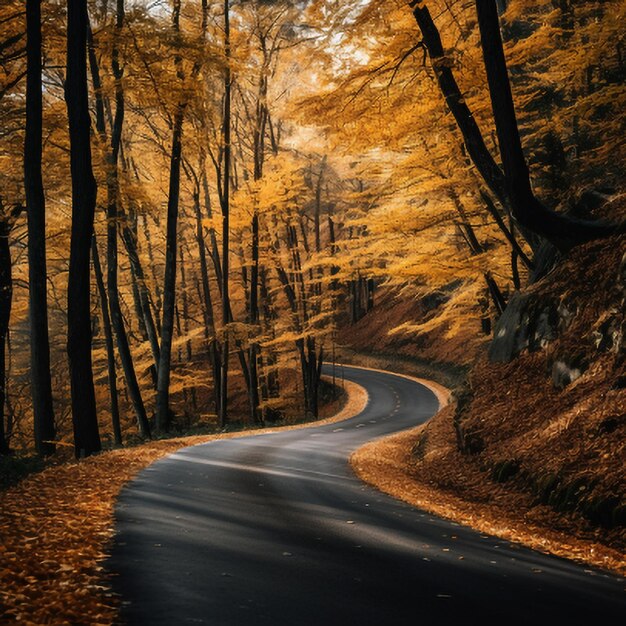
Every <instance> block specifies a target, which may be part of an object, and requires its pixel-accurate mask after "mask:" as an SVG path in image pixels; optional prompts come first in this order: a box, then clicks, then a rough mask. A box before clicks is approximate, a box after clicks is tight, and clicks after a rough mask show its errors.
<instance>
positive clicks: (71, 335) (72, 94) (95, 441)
mask: <svg viewBox="0 0 626 626" xmlns="http://www.w3.org/2000/svg"><path fill="white" fill-rule="evenodd" d="M88 24H89V21H88V16H87V1H86V0H69V1H68V4H67V78H66V83H65V101H66V103H67V113H68V119H69V136H70V167H71V177H72V237H71V243H70V269H69V284H68V290H67V324H68V335H67V352H68V356H69V364H70V384H71V394H72V423H73V426H74V452H75V454H76V457H77V458H82V457H85V456H89V455H91V454H93V453H95V452H99V451H100V449H101V443H100V433H99V429H98V417H97V413H96V397H95V391H94V382H93V368H92V362H91V311H90V305H89V300H90V271H89V270H90V265H89V258H90V250H91V238H92V233H93V220H94V213H95V208H96V194H97V187H96V180H95V178H94V175H93V168H92V161H91V145H90V126H91V121H90V118H89V103H88V95H87V28H88Z"/></svg>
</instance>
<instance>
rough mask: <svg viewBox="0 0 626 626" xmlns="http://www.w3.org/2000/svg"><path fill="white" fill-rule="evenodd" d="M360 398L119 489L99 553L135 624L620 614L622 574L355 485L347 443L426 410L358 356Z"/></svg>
mask: <svg viewBox="0 0 626 626" xmlns="http://www.w3.org/2000/svg"><path fill="white" fill-rule="evenodd" d="M345 376H346V378H347V379H350V380H354V381H355V382H357V383H359V384H361V385H363V386H364V387H365V388H366V389H367V390H368V393H369V396H370V400H369V403H368V405H367V407H366V408H365V410H364V411H363V412H362V413H361V414H360V415H358V416H356V417H354V418H352V419H350V420H348V421H345V422H341V423H335V424H329V425H326V426H320V427H317V428H305V429H299V430H292V431H286V432H276V433H273V434H264V435H257V436H247V437H242V438H239V439H229V440H222V441H215V442H211V443H207V444H203V445H199V446H194V447H190V448H185V449H183V450H180V451H179V452H177V453H175V454H172V455H170V456H168V457H166V458H164V459H162V460H160V461H158V462H156V463H154V464H153V465H151V466H150V467H148V468H147V469H145V470H144V471H142V472H141V473H140V474H139V475H138V477H137V478H136V479H135V480H133V481H132V482H131V483H130V484H129V485H128V486H127V487H126V488H125V489H124V490H123V492H122V494H121V497H120V500H119V504H118V506H117V511H116V516H117V534H116V539H115V543H114V546H113V549H112V555H111V557H110V559H109V561H108V569H109V571H110V572H112V573H113V575H114V576H113V583H114V588H115V590H116V591H117V592H118V593H119V594H120V595H121V596H122V602H123V605H122V619H123V620H124V621H125V622H126V623H130V624H147V625H151V624H168V625H176V624H215V625H242V624H250V625H254V626H256V625H266V624H267V625H272V626H282V625H294V626H295V625H298V626H305V625H306V626H308V625H320V626H327V625H342V626H343V625H345V626H351V625H353V624H354V625H357V624H358V625H361V624H372V625H374V624H375V625H386V624H399V625H400V624H411V625H418V624H432V625H435V626H437V625H447V624H456V623H458V624H462V625H467V624H481V625H485V624H503V625H504V624H533V626H535V625H541V624H568V625H572V624H586V625H590V624H597V625H605V624H606V625H609V624H616V625H617V624H626V601H625V593H624V589H625V584H626V582H625V581H624V579H621V578H617V577H616V576H612V575H609V574H606V573H603V572H599V571H595V570H592V569H589V568H585V567H582V566H579V565H576V564H574V563H571V562H569V561H566V560H563V559H559V558H555V557H549V556H545V555H542V554H539V553H537V552H534V551H532V550H528V549H526V548H523V547H520V546H518V545H514V544H511V543H509V542H507V541H503V540H499V539H496V538H492V537H487V536H485V535H481V534H479V533H477V532H475V531H473V530H470V529H468V528H465V527H462V526H459V525H457V524H454V523H451V522H449V521H445V520H442V519H439V518H437V517H435V516H433V515H429V514H428V513H425V512H422V511H419V510H417V509H414V508H413V507H411V506H409V505H406V504H403V503H401V502H398V501H396V500H395V499H393V498H391V497H388V496H385V495H383V494H380V493H378V492H377V491H375V490H374V489H372V488H370V487H368V486H366V485H364V484H363V483H362V482H360V481H359V480H358V479H357V478H356V477H355V476H354V475H353V474H352V472H351V470H350V467H349V465H348V456H349V454H350V453H351V452H352V451H353V450H355V449H356V448H358V447H359V446H360V445H362V444H363V443H365V442H366V441H369V440H371V439H374V438H376V437H380V436H382V435H386V434H389V433H392V432H395V431H398V430H402V429H405V428H408V427H411V426H414V425H416V424H418V423H420V422H423V421H424V420H427V419H428V418H429V417H431V416H432V415H433V413H434V412H435V411H436V409H437V400H436V399H435V397H434V395H433V393H432V392H431V391H429V390H428V389H426V388H425V387H423V386H421V385H419V384H418V383H415V382H412V381H410V380H407V379H404V378H400V377H397V376H393V375H391V374H384V373H379V372H372V371H367V370H360V369H357V368H348V367H346V368H345Z"/></svg>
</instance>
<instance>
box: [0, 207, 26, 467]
mask: <svg viewBox="0 0 626 626" xmlns="http://www.w3.org/2000/svg"><path fill="white" fill-rule="evenodd" d="M21 210H22V207H21V206H18V207H15V208H14V209H13V210H12V211H9V212H7V213H5V209H4V207H3V206H2V199H1V198H0V455H2V454H10V452H11V450H10V448H9V443H8V434H9V429H8V428H7V429H6V430H5V427H4V406H5V400H6V381H7V368H6V348H7V345H6V344H7V337H8V335H9V319H10V317H11V304H12V301H13V275H12V262H11V249H10V247H9V234H10V232H11V228H12V227H13V223H14V222H15V220H16V219H17V217H18V215H19V213H20V212H21Z"/></svg>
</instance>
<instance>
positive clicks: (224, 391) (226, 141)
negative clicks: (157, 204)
mask: <svg viewBox="0 0 626 626" xmlns="http://www.w3.org/2000/svg"><path fill="white" fill-rule="evenodd" d="M224 55H225V57H226V66H225V69H224V118H223V123H222V144H223V155H222V158H223V161H222V177H223V178H222V194H221V198H220V200H221V209H222V327H223V329H224V339H223V343H222V372H221V375H220V385H221V391H220V407H219V412H218V417H219V423H220V425H221V426H224V424H225V423H226V420H227V419H228V415H227V413H228V350H229V345H228V344H229V341H228V330H227V326H228V323H229V322H230V294H229V281H228V274H229V271H230V270H229V267H230V261H229V254H230V250H229V229H230V225H229V218H230V216H229V213H230V152H231V143H230V135H231V127H230V126H231V119H230V117H231V111H230V104H231V86H232V85H231V83H232V76H231V67H230V62H231V51H230V3H229V0H224Z"/></svg>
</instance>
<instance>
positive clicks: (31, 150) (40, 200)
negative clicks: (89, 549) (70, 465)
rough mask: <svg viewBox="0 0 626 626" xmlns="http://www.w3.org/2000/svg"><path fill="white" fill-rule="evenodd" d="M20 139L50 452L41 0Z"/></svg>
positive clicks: (44, 438) (41, 431) (41, 426)
mask: <svg viewBox="0 0 626 626" xmlns="http://www.w3.org/2000/svg"><path fill="white" fill-rule="evenodd" d="M26 34H27V44H26V59H27V78H26V138H25V142H24V191H25V194H26V209H27V216H28V278H29V283H28V292H29V305H30V362H31V394H32V399H33V411H34V422H35V446H36V448H37V452H38V453H39V454H41V455H48V454H52V453H53V452H54V451H55V445H54V443H53V441H54V438H55V426H54V409H53V405H52V383H51V380H50V342H49V337H48V301H47V290H46V280H47V270H46V201H45V196H44V190H43V180H42V175H41V155H42V127H43V123H42V79H41V72H42V62H41V0H27V1H26Z"/></svg>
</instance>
